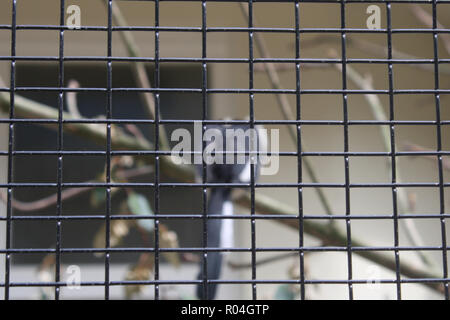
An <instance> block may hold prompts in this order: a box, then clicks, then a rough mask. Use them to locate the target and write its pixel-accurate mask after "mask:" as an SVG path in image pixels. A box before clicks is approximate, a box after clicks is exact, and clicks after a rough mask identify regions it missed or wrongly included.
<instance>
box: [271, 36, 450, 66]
mask: <svg viewBox="0 0 450 320" xmlns="http://www.w3.org/2000/svg"><path fill="white" fill-rule="evenodd" d="M330 43H334V44H336V45H340V43H341V38H340V37H339V36H334V35H320V36H317V37H314V38H312V39H307V40H303V41H302V48H303V49H306V48H313V47H316V46H320V45H324V44H330ZM347 44H348V45H349V46H352V47H354V48H356V49H358V50H361V51H362V52H365V53H368V54H370V55H371V56H372V57H380V58H386V57H387V52H388V50H387V48H386V47H385V46H382V45H379V44H376V43H374V42H370V41H367V40H363V39H359V38H352V37H350V38H347ZM392 58H393V59H399V60H419V59H420V58H418V57H416V56H413V55H411V54H409V53H404V52H402V51H399V50H396V49H394V48H392ZM280 64H281V63H280ZM316 65H317V63H316ZM319 65H321V64H319ZM327 65H331V64H327ZM289 66H290V67H289V69H290V70H293V69H294V66H292V64H289ZM409 66H411V67H414V68H417V69H421V70H424V71H429V72H434V65H433V64H430V63H414V64H409ZM286 70H288V68H282V69H281V71H286ZM439 73H440V74H445V75H450V65H447V64H442V65H440V66H439Z"/></svg>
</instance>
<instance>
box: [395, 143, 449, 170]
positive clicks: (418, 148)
mask: <svg viewBox="0 0 450 320" xmlns="http://www.w3.org/2000/svg"><path fill="white" fill-rule="evenodd" d="M404 150H405V151H413V152H434V150H429V149H426V148H424V147H422V146H419V145H417V144H413V143H407V144H406V145H405V147H404ZM416 157H419V158H423V159H427V160H431V161H433V162H435V163H436V162H437V161H436V160H437V158H436V156H435V155H423V154H419V155H417V156H416ZM442 168H443V169H444V170H447V171H450V158H449V157H443V158H442Z"/></svg>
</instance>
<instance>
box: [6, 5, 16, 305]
mask: <svg viewBox="0 0 450 320" xmlns="http://www.w3.org/2000/svg"><path fill="white" fill-rule="evenodd" d="M16 21H17V1H16V0H13V1H12V12H11V56H13V57H14V56H15V55H16ZM9 86H10V106H9V119H13V118H15V113H14V103H15V86H16V60H15V59H14V58H13V59H11V64H10V84H9ZM13 150H14V123H12V122H11V123H10V124H9V128H8V178H7V179H8V181H7V182H8V185H7V192H8V194H7V202H6V243H5V251H6V252H5V254H6V256H5V285H4V286H5V300H9V291H10V290H9V288H10V281H11V279H10V277H11V275H10V272H11V253H10V252H9V249H10V248H11V233H12V220H11V217H12V203H11V202H12V197H13V188H12V187H11V186H10V185H9V184H10V183H12V182H13V157H12V151H13Z"/></svg>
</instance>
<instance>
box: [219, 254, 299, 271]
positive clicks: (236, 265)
mask: <svg viewBox="0 0 450 320" xmlns="http://www.w3.org/2000/svg"><path fill="white" fill-rule="evenodd" d="M292 257H298V253H297V252H295V253H292V252H289V253H285V254H279V255H275V256H273V257H269V258H266V259H261V260H258V261H256V263H255V264H252V263H251V262H250V263H249V262H245V263H239V262H233V261H228V263H227V264H228V266H229V267H230V268H232V269H248V268H251V267H253V266H254V265H255V266H262V265H264V264H267V263H271V262H278V261H280V260H282V259H287V258H292Z"/></svg>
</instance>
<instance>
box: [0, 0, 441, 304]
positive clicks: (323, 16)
mask: <svg viewBox="0 0 450 320" xmlns="http://www.w3.org/2000/svg"><path fill="white" fill-rule="evenodd" d="M72 2H73V3H74V4H75V3H76V4H79V5H80V6H81V9H82V24H83V25H98V24H103V25H105V24H106V15H105V14H104V10H103V8H102V6H101V5H100V3H99V1H92V0H84V1H72ZM7 3H8V1H2V2H1V3H0V24H4V23H9V22H10V9H9V6H8V5H7ZM18 3H19V10H18V16H17V19H18V23H19V24H58V8H57V4H58V3H59V1H51V0H46V1H43V0H41V1H39V2H38V1H35V0H27V1H26V0H22V1H18ZM67 3H68V4H71V1H67ZM121 7H122V8H123V11H124V13H125V15H126V17H127V18H128V20H129V22H130V24H133V25H152V24H153V23H154V14H153V4H152V3H142V2H133V3H126V4H124V3H122V4H121ZM404 7H405V6H400V5H393V12H392V13H393V23H394V25H393V26H394V27H396V28H406V27H417V26H420V24H419V23H417V22H416V21H415V19H414V18H413V17H412V15H410V14H409V12H408V11H407V10H405V9H404ZM207 8H208V26H235V27H236V26H245V25H246V23H245V20H244V19H243V18H242V15H241V12H240V10H239V6H238V5H237V4H224V3H217V4H216V3H208V5H207ZM348 8H349V9H348V11H347V13H348V18H347V23H348V26H349V27H356V28H364V27H365V17H366V15H365V8H366V6H365V5H352V6H350V5H349V6H348ZM382 14H383V15H384V14H385V12H384V8H383V10H382ZM255 17H256V18H257V21H258V25H257V26H266V27H275V26H276V27H292V25H293V23H294V19H293V6H292V5H290V4H256V5H255ZM339 17H340V12H339V6H338V5H328V6H327V5H323V4H314V5H312V4H307V5H305V4H302V14H301V24H302V27H339V26H340V19H339ZM439 18H440V20H441V23H443V24H444V25H447V26H450V6H443V5H440V6H439ZM160 23H161V25H163V26H174V25H175V26H200V25H201V6H200V4H198V3H197V4H189V3H171V2H169V3H165V2H163V3H161V18H160ZM384 26H385V19H384V18H383V27H384ZM264 35H265V37H266V39H267V42H268V45H269V50H270V52H271V54H272V55H273V56H274V57H293V54H294V51H293V50H292V46H293V43H294V40H295V38H294V37H293V35H291V34H289V35H287V34H274V35H269V34H264ZM135 36H136V38H137V39H138V41H139V43H140V46H141V49H142V51H143V54H144V55H146V56H153V54H154V53H153V41H154V39H153V36H152V33H151V32H135ZM314 36H315V35H314ZM312 37H313V36H312V35H310V34H304V35H302V41H307V40H308V39H311V38H312ZM348 37H349V39H352V37H356V36H355V35H349V36H348ZM359 38H364V39H366V40H369V41H373V43H377V44H381V45H384V44H385V43H386V37H385V36H383V35H381V36H380V35H372V36H368V37H361V36H359ZM17 39H18V43H17V54H18V55H55V56H56V55H57V54H58V33H57V32H55V31H32V32H30V31H27V32H24V31H19V32H18V34H17ZM431 39H432V38H431V35H429V34H419V35H418V34H414V35H401V34H395V35H394V37H393V41H394V46H395V48H396V49H397V50H400V51H403V52H408V53H410V54H412V55H415V56H417V57H422V58H432V57H433V52H432V40H431ZM65 41H66V46H65V48H66V52H65V54H66V55H87V56H88V55H103V54H105V52H106V44H105V41H106V35H105V34H104V33H101V32H83V33H81V32H66V35H65ZM0 44H1V45H0V55H9V32H7V31H4V30H0ZM440 44H441V43H440ZM200 46H201V36H200V34H199V33H171V32H161V55H162V56H164V57H173V56H176V57H182V56H188V57H198V56H200V55H201V50H200V48H201V47H200ZM332 46H334V48H335V49H336V50H337V52H340V47H339V45H338V44H337V45H332ZM113 51H114V55H126V52H125V51H124V50H123V48H122V46H121V45H120V40H119V38H118V37H117V36H115V37H114V43H113ZM327 52H328V49H327V47H326V46H320V47H316V48H305V49H304V50H302V56H303V57H305V58H306V57H308V58H319V57H326V56H327ZM347 54H348V57H350V58H367V57H370V54H367V53H364V52H361V51H359V50H356V49H354V48H349V50H348V52H347ZM256 55H257V54H256ZM208 56H209V57H248V36H247V34H245V33H230V34H223V33H210V34H208ZM439 57H440V58H447V59H448V58H450V56H449V54H448V53H446V52H445V50H444V48H442V45H440V50H439ZM354 67H355V68H356V69H357V70H358V71H359V72H361V73H363V74H370V75H371V76H372V77H373V84H374V87H375V88H377V89H386V88H387V86H388V79H387V67H386V66H385V65H381V64H380V65H376V64H374V65H354ZM210 68H211V70H212V77H213V79H212V84H211V85H212V87H214V88H246V87H248V66H247V65H245V64H242V65H241V64H231V65H226V64H211V65H210ZM8 71H9V69H8V64H7V63H5V62H1V61H0V75H2V77H3V78H4V79H8V77H7V75H8ZM440 80H441V83H440V85H441V88H445V89H449V88H450V77H449V76H443V75H442V76H441V79H440ZM281 81H282V85H283V86H284V87H286V88H294V85H295V74H294V73H293V72H285V73H283V74H281ZM302 86H303V88H307V89H318V88H336V89H339V88H342V84H341V82H340V74H338V73H337V72H336V71H334V70H333V69H305V71H304V72H303V73H302ZM394 86H395V87H396V88H401V89H413V88H428V89H432V88H434V78H433V74H432V73H430V72H427V71H421V70H418V69H417V68H412V67H410V66H404V65H395V66H394ZM255 87H257V88H270V83H269V81H268V79H267V77H266V76H265V75H264V74H261V73H257V74H256V75H255ZM349 87H350V88H356V87H355V86H354V84H352V83H349ZM381 98H382V102H383V103H384V104H385V109H386V110H388V100H387V98H386V97H385V96H382V97H381ZM289 101H290V103H291V104H292V106H294V105H295V96H289ZM301 102H302V111H303V113H302V118H303V119H308V120H319V119H320V120H324V119H331V120H342V118H343V109H342V97H341V96H339V95H335V96H333V95H321V96H319V95H305V96H303V97H302V100H301ZM211 103H212V105H213V106H214V109H215V114H214V117H217V118H222V117H225V116H228V117H230V116H231V117H244V116H245V115H247V114H248V95H246V94H242V95H216V96H214V97H213V98H212V100H211ZM395 109H396V113H395V117H396V119H397V120H421V119H425V120H434V119H435V112H434V110H435V107H434V100H433V96H426V95H402V96H397V97H396V98H395ZM348 110H349V117H350V119H352V120H367V119H372V115H371V113H370V109H369V107H368V105H367V103H366V101H365V100H364V97H363V96H362V95H351V96H350V98H349V104H348ZM255 112H256V118H257V119H258V120H262V119H281V118H282V115H281V113H280V112H279V111H278V107H277V104H276V100H275V97H274V96H273V95H256V98H255ZM293 112H295V111H294V110H293ZM441 118H442V119H443V120H450V97H449V96H447V95H442V101H441ZM302 130H303V131H302V132H303V141H304V143H305V146H306V148H307V149H306V150H307V151H343V141H344V140H343V138H344V133H343V130H342V128H341V127H338V126H335V127H333V126H304V127H303V129H302ZM4 132H6V131H5V130H3V131H2V134H1V137H0V138H3V139H4V137H5V136H6V135H5V134H4ZM449 133H450V128H447V127H444V128H443V130H442V136H443V148H444V149H445V150H449V149H450V138H449V137H450V134H449ZM349 134H350V136H349V139H350V149H351V150H352V151H384V149H383V145H382V140H381V137H380V134H379V130H378V128H377V127H375V126H352V127H351V128H350V130H349ZM396 138H397V150H402V148H404V145H405V144H406V143H407V142H414V143H417V144H420V145H423V146H424V147H426V148H430V149H433V148H436V133H435V128H434V127H432V126H431V127H427V126H398V127H397V129H396ZM0 146H2V149H4V147H6V145H5V144H3V145H0ZM281 150H283V151H293V150H295V146H294V144H293V143H292V142H291V141H290V140H289V136H288V134H287V130H286V129H285V128H281ZM313 160H314V161H313V167H314V169H315V170H317V172H318V174H319V177H320V180H321V181H322V182H332V183H343V182H344V176H343V172H344V163H343V159H340V158H331V157H329V158H313ZM0 161H1V159H0ZM0 165H1V162H0ZM399 167H400V169H401V171H402V176H403V177H404V180H405V182H414V181H420V182H436V181H437V167H436V164H435V163H432V162H431V161H427V160H424V159H415V158H410V157H403V158H401V159H400V160H399ZM296 168H297V167H296V159H295V158H292V159H288V158H284V157H282V159H281V170H280V172H279V174H278V175H276V176H272V177H263V179H262V182H292V183H294V182H296V177H297V172H296ZM1 171H2V172H4V170H1ZM350 178H351V182H355V183H356V182H361V183H364V182H380V183H382V182H390V176H389V171H388V169H387V167H386V164H385V162H384V160H383V159H382V158H378V157H367V158H363V157H361V158H351V162H350ZM305 181H309V177H308V176H306V174H305ZM445 181H446V182H449V181H450V178H449V173H448V172H447V173H446V174H445ZM257 192H258V193H259V192H261V193H266V194H270V195H273V196H276V197H277V198H279V199H280V200H282V201H284V202H286V203H289V204H291V205H292V206H293V208H296V206H297V193H296V190H295V189H292V188H291V189H283V190H279V189H263V190H258V191H257ZM324 192H325V194H326V195H327V197H328V199H329V201H330V203H332V205H333V208H334V211H335V213H336V214H344V213H345V211H344V210H345V200H344V199H345V198H344V193H343V191H342V190H334V189H325V190H324ZM411 193H413V194H414V195H415V197H416V199H417V204H416V212H417V213H437V212H438V210H439V198H438V194H437V192H436V191H435V190H431V189H427V188H417V189H413V190H411ZM391 201H392V199H391V193H390V191H389V190H382V189H375V190H374V189H354V190H352V192H351V212H352V213H354V214H390V213H391V212H392V204H391V203H392V202H391ZM445 201H446V206H447V208H448V207H450V192H449V191H448V190H446V200H445ZM304 209H305V214H323V213H324V212H323V209H322V207H321V206H320V203H319V202H318V199H317V196H316V194H315V193H314V192H313V191H312V190H311V189H307V190H305V192H304ZM340 225H341V227H342V228H344V224H343V223H340ZM417 226H418V228H419V231H420V232H421V233H422V235H423V237H424V239H425V242H426V245H439V244H440V226H439V224H438V223H437V222H436V221H433V220H432V219H429V220H419V221H418V223H417ZM239 228H240V230H241V232H238V241H239V243H241V244H242V246H244V247H246V246H249V244H250V238H249V235H250V233H249V230H250V224H249V223H248V222H239ZM256 228H257V245H258V247H266V246H275V247H276V246H297V245H298V234H296V233H295V232H293V231H290V230H286V228H284V227H283V226H280V225H278V224H275V223H273V222H262V221H258V223H257V226H256ZM448 229H450V226H448V228H447V238H449V239H450V232H449V231H448ZM352 235H353V236H354V237H361V238H363V239H364V240H365V241H366V242H367V243H371V244H374V245H377V246H382V245H392V244H393V226H392V222H391V221H383V220H375V221H370V222H364V221H353V222H352ZM306 240H307V241H306V244H307V245H316V244H317V242H316V241H315V240H314V239H312V238H310V237H307V239H306ZM400 242H401V245H408V242H407V239H406V237H405V230H404V229H403V227H402V228H401V229H400ZM268 255H272V254H271V253H268V254H258V259H260V258H263V257H265V256H268ZM230 256H231V258H235V259H241V260H242V259H244V260H247V261H249V258H250V257H249V255H246V256H245V257H243V255H236V256H233V255H230ZM432 256H433V257H434V258H435V259H436V261H437V262H438V265H440V264H441V260H440V259H441V258H440V255H439V253H438V252H436V253H433V254H432ZM401 259H402V261H403V259H404V260H412V261H416V263H418V262H417V259H416V257H415V256H414V255H413V254H408V253H404V252H402V254H401ZM307 261H308V263H309V270H310V273H309V276H310V277H311V278H315V279H319V278H327V279H335V278H339V279H345V278H346V255H345V254H342V253H339V254H333V253H326V254H325V253H317V254H311V255H310V256H308V257H307ZM353 262H354V278H367V277H369V276H370V273H371V272H372V269H371V264H370V263H368V262H367V261H365V260H362V259H359V258H358V257H356V256H355V258H354V261H353ZM291 263H292V260H283V261H281V262H279V263H275V264H270V265H268V266H262V267H260V268H258V274H257V275H258V279H259V278H261V279H273V278H274V277H281V278H286V277H287V272H286V269H287V268H288V267H289V265H290V264H291ZM0 270H1V269H0ZM380 272H381V276H382V277H384V278H392V277H393V274H392V273H389V272H387V271H385V270H380ZM234 276H235V275H234ZM240 276H241V277H243V278H249V277H250V273H249V272H242V273H241V274H240ZM248 287H249V286H248ZM259 288H260V289H259V291H258V292H259V294H260V295H261V297H270V294H271V292H273V286H272V287H271V286H259ZM330 288H332V289H330ZM383 288H385V289H384V290H378V291H376V290H367V288H366V287H364V286H355V296H356V297H365V298H368V297H376V298H394V297H395V295H394V293H395V288H394V287H392V286H383ZM405 288H410V290H407V289H405V290H404V291H403V293H404V296H405V298H407V297H408V298H412V297H414V298H429V297H431V296H432V295H431V293H430V292H429V291H428V290H425V289H423V288H422V287H420V286H415V285H411V286H408V285H405ZM224 292H225V291H224ZM228 294H230V295H231V294H233V296H230V297H236V296H235V295H234V294H235V293H233V292H231V293H230V292H228V291H227V292H226V293H223V295H224V297H228V296H227V295H228ZM308 294H309V295H310V296H311V297H321V298H339V297H340V298H345V297H346V294H347V287H346V286H344V285H342V286H338V285H336V286H326V287H319V288H318V289H317V290H316V289H314V288H313V289H312V290H309V289H308ZM239 297H241V298H249V297H250V290H247V289H244V290H242V292H241V293H240V296H239Z"/></svg>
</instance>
